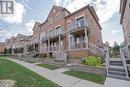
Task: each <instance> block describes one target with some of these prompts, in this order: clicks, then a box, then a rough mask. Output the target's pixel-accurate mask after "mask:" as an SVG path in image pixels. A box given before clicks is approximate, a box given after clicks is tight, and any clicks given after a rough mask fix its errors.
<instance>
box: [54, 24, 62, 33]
mask: <svg viewBox="0 0 130 87" xmlns="http://www.w3.org/2000/svg"><path fill="white" fill-rule="evenodd" d="M59 26H60V29H61V33H62V27H61V25H60V24H59V25H56V26H55V35H56V28H57V27H59Z"/></svg>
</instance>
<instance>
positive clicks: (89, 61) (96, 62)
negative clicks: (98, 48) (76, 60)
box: [83, 56, 102, 67]
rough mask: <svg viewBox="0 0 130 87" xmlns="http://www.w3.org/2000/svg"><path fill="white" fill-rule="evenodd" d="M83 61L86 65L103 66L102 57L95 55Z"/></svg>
mask: <svg viewBox="0 0 130 87" xmlns="http://www.w3.org/2000/svg"><path fill="white" fill-rule="evenodd" d="M83 63H84V64H86V65H89V66H96V67H101V66H102V58H101V57H95V56H89V57H87V58H85V60H84V61H83Z"/></svg>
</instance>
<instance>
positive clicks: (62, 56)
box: [53, 50, 67, 64]
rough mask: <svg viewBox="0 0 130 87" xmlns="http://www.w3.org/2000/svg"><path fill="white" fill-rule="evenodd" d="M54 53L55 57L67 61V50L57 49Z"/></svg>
mask: <svg viewBox="0 0 130 87" xmlns="http://www.w3.org/2000/svg"><path fill="white" fill-rule="evenodd" d="M53 53H54V59H55V60H61V61H64V63H65V64H66V63H67V54H66V51H65V50H62V51H55V52H53Z"/></svg>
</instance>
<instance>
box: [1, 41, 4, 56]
mask: <svg viewBox="0 0 130 87" xmlns="http://www.w3.org/2000/svg"><path fill="white" fill-rule="evenodd" d="M4 49H5V43H4V42H0V54H1V53H4Z"/></svg>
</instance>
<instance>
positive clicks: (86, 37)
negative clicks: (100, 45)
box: [84, 28, 88, 49]
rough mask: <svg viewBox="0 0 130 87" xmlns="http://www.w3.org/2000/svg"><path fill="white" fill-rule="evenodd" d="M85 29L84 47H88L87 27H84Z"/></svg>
mask: <svg viewBox="0 0 130 87" xmlns="http://www.w3.org/2000/svg"><path fill="white" fill-rule="evenodd" d="M84 30H85V38H86V40H85V41H86V48H87V49H88V35H87V28H85V29H84Z"/></svg>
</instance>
